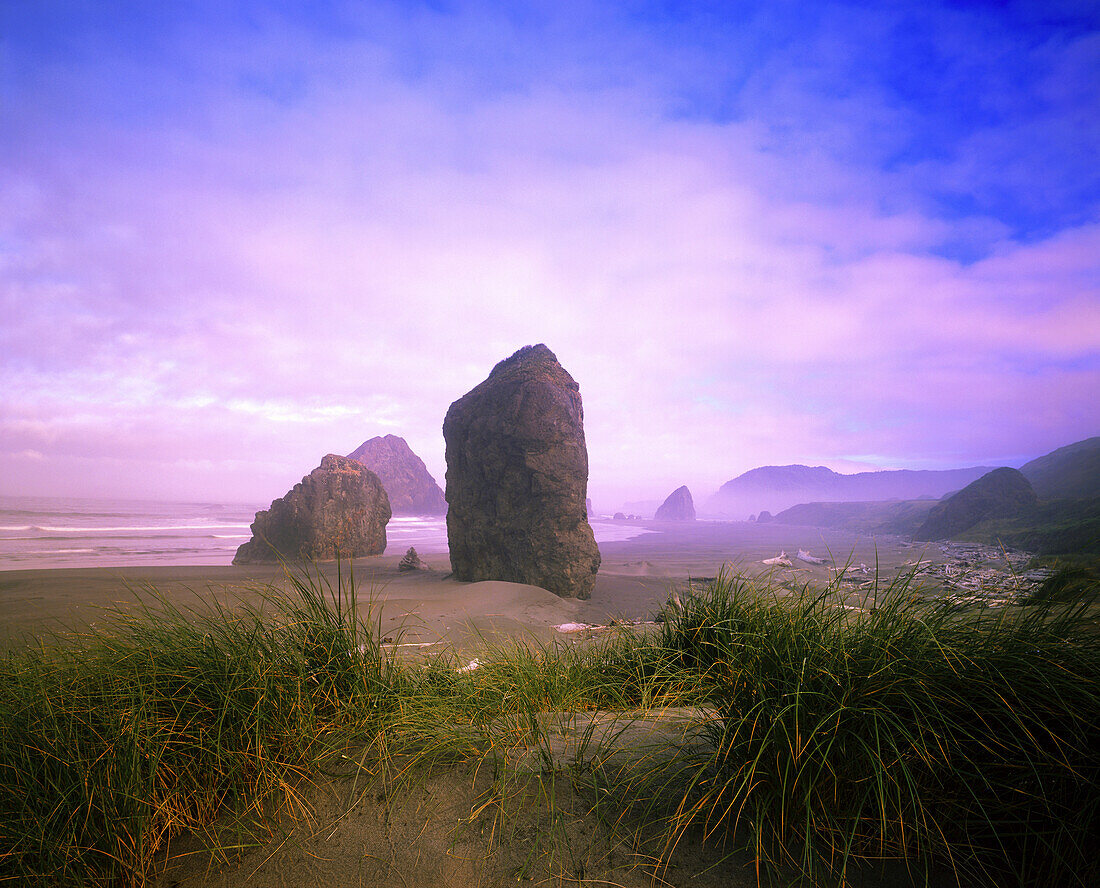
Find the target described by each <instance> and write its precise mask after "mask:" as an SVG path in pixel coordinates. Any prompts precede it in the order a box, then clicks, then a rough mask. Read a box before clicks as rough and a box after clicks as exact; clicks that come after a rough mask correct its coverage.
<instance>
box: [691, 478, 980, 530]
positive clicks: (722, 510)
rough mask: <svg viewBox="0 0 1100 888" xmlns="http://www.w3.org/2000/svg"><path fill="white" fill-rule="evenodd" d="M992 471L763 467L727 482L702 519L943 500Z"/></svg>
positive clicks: (706, 509) (703, 511)
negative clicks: (802, 506)
mask: <svg viewBox="0 0 1100 888" xmlns="http://www.w3.org/2000/svg"><path fill="white" fill-rule="evenodd" d="M990 468H991V466H978V467H974V468H967V469H948V470H944V471H923V470H922V471H915V470H911V469H898V470H891V471H882V472H859V473H857V474H855V475H841V474H839V473H838V472H834V471H833V470H832V469H828V468H826V467H825V466H814V467H810V466H801V465H793V466H762V467H760V468H757V469H751V470H749V471H747V472H745V473H743V474H741V475H738V476H737V477H736V478H734V479H732V480H731V481H727V482H726V483H725V484H723V485H722V486H721V488H719V490H718V492H717V493H716V494H715V495H714V496H712V497H710V499H708V500H707V502H706V503H705V504H704V505H703V506H702V507H700V509H699V513H700V514H701V515H703V516H704V517H705V516H714V517H716V518H737V517H740V516H741V515H747V514H749V513H750V512H759V511H760V510H761V509H768V510H770V511H772V512H777V511H781V510H783V509H788V508H790V507H791V506H795V505H798V504H799V503H820V502H872V501H877V500H890V499H905V500H914V499H921V498H922V497H923V498H932V499H939V498H940V497H942V496H944V495H945V494H947V493H948V492H950V491H952V490H959V489H960V488H962V487H965V486H966V485H967V484H969V483H970V482H971V481H976V480H977V479H978V478H980V477H981V476H982V475H984V474H985V473H986V472H988V471H989V470H990ZM757 520H758V521H759V519H757Z"/></svg>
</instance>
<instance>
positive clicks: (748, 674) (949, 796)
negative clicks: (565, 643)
mask: <svg viewBox="0 0 1100 888" xmlns="http://www.w3.org/2000/svg"><path fill="white" fill-rule="evenodd" d="M911 579H912V578H911V577H903V578H901V579H900V580H899V581H898V582H897V583H896V584H895V586H894V587H892V588H890V589H886V590H883V592H882V593H880V594H879V596H878V604H877V606H875V607H871V608H868V609H867V610H866V611H856V610H848V609H844V608H842V607H838V606H837V603H838V600H837V597H836V595H835V594H834V593H835V592H836V589H835V587H834V588H831V589H826V590H824V591H821V592H815V591H814V590H811V589H808V588H807V589H803V590H801V592H800V593H799V594H795V595H785V596H780V595H777V594H776V593H775V590H774V588H768V587H766V586H762V585H761V584H759V583H757V582H755V581H753V580H751V579H748V578H746V577H738V576H730V575H725V576H722V577H720V578H719V580H718V582H716V583H715V584H713V585H712V586H711V587H710V589H709V590H707V591H705V592H704V593H701V594H698V595H696V596H694V597H692V598H690V599H688V600H687V601H686V602H685V603H684V606H683V607H682V608H681V609H680V611H679V613H678V615H677V616H676V618H675V619H673V620H672V621H670V622H669V623H666V625H665V628H664V632H663V636H662V641H663V643H664V644H665V645H666V646H667V647H668V648H669V649H670V650H674V651H676V652H678V654H679V656H680V657H681V659H682V662H683V664H684V665H685V667H686V668H690V669H693V670H696V671H699V672H701V673H703V674H705V675H706V676H707V678H708V680H709V682H710V684H711V686H712V688H713V694H714V700H715V704H716V709H717V717H716V720H715V722H714V725H713V728H712V730H711V741H712V743H711V752H710V754H708V755H706V756H704V757H702V758H701V759H700V760H699V761H698V762H697V767H696V768H695V769H694V770H693V771H691V772H690V785H689V786H688V787H687V788H686V789H685V791H684V792H683V794H682V795H681V802H680V804H679V806H678V809H677V811H676V812H675V814H674V815H673V819H674V823H673V827H672V832H673V834H678V833H683V832H684V831H685V830H687V829H689V828H692V827H701V828H702V830H703V831H704V833H705V834H706V835H707V836H709V837H711V838H712V839H717V838H721V839H723V840H727V841H732V842H733V843H734V844H736V845H738V846H740V847H742V848H746V849H747V850H749V851H751V852H752V853H753V854H754V855H755V856H756V857H757V859H758V860H759V861H760V862H761V865H762V867H763V869H764V870H766V871H770V872H773V873H774V872H779V871H781V870H784V869H786V870H788V871H789V870H790V869H791V868H793V869H794V870H795V871H796V872H799V873H801V874H802V876H803V877H804V878H806V879H808V880H809V881H810V883H812V884H822V883H828V882H844V881H845V879H846V878H847V877H848V875H849V869H850V867H851V865H852V863H853V862H855V861H863V860H875V859H882V858H898V859H904V860H911V861H914V862H915V863H916V864H917V865H919V866H921V867H922V868H924V869H925V870H926V871H930V869H931V868H932V867H935V866H943V867H948V868H951V869H953V870H954V872H955V874H956V875H957V876H958V877H959V878H960V879H962V880H964V881H963V884H972V883H976V884H995V885H1010V884H1011V885H1021V886H1023V885H1067V886H1068V885H1080V886H1085V885H1092V884H1096V880H1097V878H1098V877H1100V869H1098V865H1097V860H1098V858H1097V856H1096V851H1097V845H1096V836H1097V835H1100V817H1098V814H1100V646H1097V645H1096V643H1095V639H1094V638H1093V637H1092V636H1091V633H1090V632H1087V631H1085V630H1083V629H1082V628H1081V626H1082V621H1081V620H1080V619H1079V616H1080V614H1079V612H1078V611H1074V610H1069V609H1061V610H1052V609H1041V610H1035V609H1033V608H1019V609H1007V610H1004V611H1002V612H1001V615H999V616H993V617H991V616H985V615H982V614H981V613H979V612H972V613H969V614H968V613H966V612H964V611H960V610H958V609H948V608H945V607H943V606H936V605H935V604H933V603H929V602H926V601H924V600H922V599H921V598H919V597H915V596H913V594H912V591H913V590H912V589H911V588H910V584H911Z"/></svg>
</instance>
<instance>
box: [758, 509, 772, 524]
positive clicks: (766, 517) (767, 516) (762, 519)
mask: <svg viewBox="0 0 1100 888" xmlns="http://www.w3.org/2000/svg"><path fill="white" fill-rule="evenodd" d="M774 520H775V518H774V517H773V515H772V513H771V512H769V511H768V510H767V509H765V510H764V511H763V512H761V513H760V514H759V515H757V516H756V523H757V524H767V523H768V522H769V521H774Z"/></svg>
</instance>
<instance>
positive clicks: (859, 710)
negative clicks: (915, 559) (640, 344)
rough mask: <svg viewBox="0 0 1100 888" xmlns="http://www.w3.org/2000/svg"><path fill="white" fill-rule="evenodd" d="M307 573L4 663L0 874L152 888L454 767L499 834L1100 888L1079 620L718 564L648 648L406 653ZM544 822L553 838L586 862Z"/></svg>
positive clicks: (1093, 719)
mask: <svg viewBox="0 0 1100 888" xmlns="http://www.w3.org/2000/svg"><path fill="white" fill-rule="evenodd" d="M290 576H291V583H290V588H289V590H288V591H279V590H276V588H275V587H270V588H268V589H266V590H264V594H263V595H262V596H261V603H260V604H259V605H253V606H244V605H242V606H234V607H228V606H219V605H210V606H208V607H206V608H205V609H203V610H182V609H178V608H174V607H172V606H170V605H169V604H168V603H167V602H165V601H164V600H162V599H159V598H158V597H157V595H156V593H155V590H145V593H144V596H143V600H144V601H145V602H146V604H145V607H144V608H143V609H142V610H140V611H138V612H136V613H129V614H121V613H120V614H118V615H117V618H116V619H114V620H113V621H109V622H108V624H107V625H106V627H105V628H100V629H99V630H98V631H97V632H95V633H94V634H84V635H76V636H72V637H69V638H66V639H63V640H62V641H63V643H57V644H52V645H50V646H45V645H39V646H38V647H36V648H33V649H30V650H23V651H18V652H13V653H10V654H9V655H8V656H7V658H6V659H5V660H4V661H3V662H2V663H0V878H4V879H7V880H9V881H10V882H12V883H13V884H26V885H59V884H74V885H79V884H87V885H108V884H134V885H137V884H142V883H143V882H144V881H145V880H147V879H148V878H149V877H150V875H151V874H152V873H153V872H154V869H155V867H156V865H157V860H158V852H162V851H163V849H164V848H165V846H166V844H167V843H168V842H169V840H170V839H172V838H173V837H175V836H177V835H180V834H181V833H184V832H198V833H200V834H201V833H203V831H204V830H207V829H208V828H209V827H211V825H213V824H215V823H217V822H218V821H219V819H221V820H224V819H225V818H227V817H232V818H234V820H235V821H237V822H245V821H247V822H252V823H255V824H257V825H261V826H262V825H263V824H267V823H271V822H272V821H273V820H274V819H275V818H276V817H278V816H284V817H285V816H289V817H291V818H294V817H308V816H309V804H308V795H309V793H308V788H309V785H310V782H311V781H312V780H315V779H318V777H319V776H322V775H329V776H331V775H332V774H333V773H337V774H339V775H341V777H342V778H343V779H346V780H351V781H354V782H357V783H362V784H364V785H366V784H367V783H369V782H372V781H382V782H385V783H388V784H390V785H394V784H395V783H396V784H398V785H399V784H401V783H405V784H406V785H408V784H409V783H411V782H414V781H416V780H419V779H422V775H423V774H425V773H429V772H431V771H432V770H433V769H439V768H446V767H451V766H454V765H458V764H462V765H472V766H473V767H474V769H475V770H477V771H481V772H484V771H485V770H488V771H489V772H491V775H492V781H491V789H490V793H489V796H488V797H486V798H483V799H482V800H481V802H480V803H479V805H480V806H481V809H482V810H492V811H493V812H494V814H493V828H492V835H493V836H495V837H496V838H495V839H494V840H495V841H504V840H506V837H507V836H508V834H509V833H508V830H509V827H508V824H509V823H512V822H514V821H515V819H516V817H517V815H518V814H519V813H520V812H519V811H518V810H517V806H519V805H523V804H526V803H524V802H521V801H517V800H521V799H525V798H526V799H528V800H529V799H530V797H531V793H532V792H534V793H535V794H536V795H538V796H540V798H541V799H542V803H543V804H545V805H548V806H549V809H550V812H551V815H552V816H551V817H550V822H551V823H553V824H565V823H567V822H571V821H570V820H569V818H571V817H572V818H575V817H576V816H578V814H577V812H578V805H580V806H581V808H583V810H582V811H581V814H582V815H585V816H588V815H590V816H591V817H593V818H594V819H595V820H596V821H598V822H599V823H600V824H601V825H602V827H604V828H606V829H607V830H608V831H611V832H615V833H617V834H620V835H626V836H627V838H628V840H629V839H630V838H631V837H633V839H634V840H635V844H636V845H637V846H638V847H639V848H641V846H642V844H643V838H644V839H645V840H646V841H647V842H648V844H646V845H645V849H646V850H645V853H646V854H647V855H649V859H650V860H651V861H652V862H653V864H654V866H657V867H659V866H660V865H661V862H662V860H664V859H666V858H667V855H668V854H670V853H671V852H672V849H674V848H675V847H676V846H677V845H678V844H679V843H682V842H683V841H685V839H689V838H690V840H691V841H696V842H702V843H704V844H706V843H711V844H714V845H720V846H722V847H729V848H732V849H738V850H740V851H741V852H743V853H747V854H748V855H750V857H751V858H752V859H755V860H756V861H757V862H758V864H757V865H758V873H759V876H760V879H761V880H762V881H767V880H769V879H773V878H779V877H782V878H784V879H788V880H789V879H792V878H794V879H802V880H803V881H804V884H830V883H834V884H844V883H845V882H847V881H849V880H850V878H851V874H852V872H854V871H855V870H856V869H857V868H858V866H859V865H860V864H861V863H863V862H866V861H875V860H879V859H898V860H903V861H907V862H908V863H909V865H910V866H911V867H912V868H913V870H914V872H917V873H921V872H929V873H930V872H932V871H934V870H938V871H942V872H946V873H948V874H949V875H950V876H951V877H952V878H953V880H954V881H955V882H957V883H958V884H962V885H970V884H983V883H986V884H994V885H1009V884H1018V885H1039V884H1049V885H1081V886H1085V885H1089V884H1095V881H1096V879H1097V877H1098V876H1100V873H1098V871H1097V857H1096V855H1095V847H1094V846H1093V845H1091V844H1090V842H1092V841H1093V836H1094V835H1095V834H1096V833H1097V832H1098V830H1100V823H1098V817H1097V815H1098V813H1100V810H1098V808H1100V739H1098V736H1097V725H1098V724H1100V646H1098V645H1097V644H1096V638H1095V636H1094V634H1093V633H1092V630H1091V629H1086V628H1082V627H1085V626H1087V625H1088V624H1087V621H1082V620H1080V619H1079V616H1080V614H1079V610H1077V609H1074V608H1072V607H1066V606H1060V605H1054V604H1050V605H1033V606H1029V607H1026V608H1020V607H1017V608H1004V609H1000V610H998V611H997V613H996V615H993V616H990V613H989V612H986V611H981V610H960V609H958V608H947V607H943V606H939V605H937V604H936V603H935V602H930V601H928V600H927V599H926V598H925V597H923V596H921V595H919V594H916V593H918V592H919V589H917V588H915V583H914V579H913V575H908V576H903V577H901V578H899V579H897V580H895V581H893V583H892V584H891V585H890V586H888V587H885V588H883V589H880V590H877V592H878V594H877V595H876V598H875V600H874V601H873V602H868V605H867V607H866V608H865V609H851V608H846V607H844V606H842V605H843V602H844V601H845V599H844V597H843V596H841V595H840V594H839V592H838V589H839V581H837V582H834V583H833V584H832V585H830V586H828V587H826V588H824V589H814V588H811V587H808V586H807V587H791V586H789V585H788V586H784V585H781V584H778V583H777V582H776V581H775V579H774V578H768V577H764V578H759V577H758V578H750V577H746V576H743V575H736V574H732V573H725V574H723V575H722V576H720V577H719V578H718V580H717V581H715V582H713V583H710V584H709V585H707V586H706V587H705V588H702V589H697V590H694V592H693V593H692V594H691V595H688V596H685V597H684V599H683V600H682V601H680V600H679V599H677V600H676V601H675V602H671V601H670V604H669V606H668V607H667V608H666V609H665V614H666V621H665V622H664V623H663V624H662V625H661V626H660V628H659V629H658V630H657V631H649V632H643V631H639V630H629V629H623V630H621V631H619V632H615V633H612V634H610V635H608V636H606V637H603V638H601V639H598V640H594V641H591V642H587V643H584V644H572V643H566V642H562V643H557V644H535V643H528V642H521V641H513V642H510V643H506V644H497V645H495V646H493V645H486V646H485V647H484V650H482V651H481V652H479V653H478V657H477V660H476V662H468V661H466V660H465V659H460V658H459V657H458V656H457V654H455V653H447V654H442V655H434V656H431V657H429V658H426V659H417V660H409V659H398V658H397V657H395V656H394V655H393V654H392V651H393V650H395V648H393V647H391V646H387V645H385V644H383V643H382V633H381V630H380V627H379V624H378V622H377V619H376V611H375V609H374V608H373V607H372V606H371V600H370V599H371V596H370V595H369V594H367V593H364V592H362V591H360V590H358V589H356V587H355V582H354V577H352V576H350V575H344V574H343V573H338V574H337V577H336V580H335V582H333V581H329V580H326V579H325V577H324V576H323V575H322V574H321V572H320V571H317V572H315V573H311V572H308V571H302V572H297V573H295V572H291V574H290ZM669 712H676V713H680V714H681V721H680V722H677V724H682V727H681V728H677V729H676V730H674V731H673V732H672V733H671V734H669V733H668V732H666V733H665V734H663V735H659V736H660V738H661V739H660V740H659V742H654V748H653V749H650V750H642V752H641V754H639V755H635V756H634V757H632V758H631V757H628V761H627V762H626V763H625V764H624V761H623V758H622V755H621V753H622V747H623V746H625V745H629V744H630V743H632V742H633V743H637V742H638V741H637V740H636V739H634V740H632V739H631V737H633V736H634V735H631V734H629V733H628V728H629V726H630V725H632V724H635V723H636V722H637V721H638V720H641V721H645V720H647V719H649V720H657V721H659V720H660V719H662V718H663V717H664V715H663V714H665V713H669ZM607 713H620V714H622V717H620V718H619V719H618V720H616V719H615V718H610V719H605V720H604V721H600V718H601V717H602V716H601V714H607ZM677 732H679V733H677ZM565 739H568V741H569V742H568V743H564V740H565ZM326 779H327V778H326ZM567 798H568V799H569V802H568V809H569V810H568V817H567V816H566V811H565V802H564V801H561V800H564V799H567ZM558 806H561V810H560V812H559V813H560V815H561V816H560V817H559V816H556V815H554V812H555V811H556V810H557V809H558ZM472 816H473V814H471V817H472ZM562 829H563V830H564V827H562ZM555 834H556V833H555V832H554V830H550V832H549V833H548V836H549V838H548V839H547V842H548V844H547V847H546V848H545V849H543V850H544V851H545V852H546V853H548V854H551V855H553V854H557V855H558V857H559V858H560V859H561V860H563V861H569V860H570V859H571V857H570V855H572V854H574V852H573V850H571V849H572V846H570V845H569V842H568V841H566V837H564V833H563V838H562V841H560V842H555V841H554V835H555ZM212 835H213V834H211V836H212ZM211 841H214V839H213V838H211ZM654 842H656V844H654ZM654 848H657V850H656V851H654V850H653V849H654ZM563 849H564V850H563Z"/></svg>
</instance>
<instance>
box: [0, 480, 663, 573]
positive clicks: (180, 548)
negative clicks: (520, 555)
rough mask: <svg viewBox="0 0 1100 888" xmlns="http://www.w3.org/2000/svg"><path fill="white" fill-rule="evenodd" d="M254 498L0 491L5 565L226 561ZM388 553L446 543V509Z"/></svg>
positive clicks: (618, 531)
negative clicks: (188, 499)
mask: <svg viewBox="0 0 1100 888" xmlns="http://www.w3.org/2000/svg"><path fill="white" fill-rule="evenodd" d="M261 508H266V505H263V506H261V505H256V504H248V503H178V502H144V501H140V500H107V499H73V498H59V497H22V496H0V570H29V569H38V568H51V567H148V566H153V565H164V566H170V565H228V564H230V563H232V561H233V555H234V553H236V551H237V547H238V546H239V545H241V543H244V542H247V541H248V539H249V537H250V536H251V532H250V530H249V527H250V525H251V524H252V521H253V519H254V518H255V516H256V512H257V510H258V509H261ZM591 523H592V530H593V532H594V533H595V535H596V542H597V543H602V542H611V541H614V540H626V539H630V538H631V537H634V536H637V535H638V534H640V533H642V532H643V529H642V528H639V527H637V526H634V525H623V524H617V523H613V522H611V521H601V520H599V519H594V520H593V521H592V522H591ZM386 538H387V546H386V554H388V555H392V554H394V553H398V554H400V553H403V552H405V551H406V550H407V549H408V548H409V547H410V546H413V547H415V548H416V550H417V551H418V552H421V553H424V554H430V553H439V552H446V551H447V520H446V518H443V517H396V518H391V519H390V523H389V524H388V525H386Z"/></svg>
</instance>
